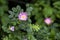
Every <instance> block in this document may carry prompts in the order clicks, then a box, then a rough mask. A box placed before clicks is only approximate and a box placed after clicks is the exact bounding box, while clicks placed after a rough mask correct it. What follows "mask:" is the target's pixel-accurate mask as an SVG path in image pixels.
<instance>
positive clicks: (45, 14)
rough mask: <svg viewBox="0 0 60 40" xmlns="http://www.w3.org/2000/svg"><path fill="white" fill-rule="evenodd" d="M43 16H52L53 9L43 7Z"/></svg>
mask: <svg viewBox="0 0 60 40" xmlns="http://www.w3.org/2000/svg"><path fill="white" fill-rule="evenodd" d="M43 14H44V16H45V17H49V16H51V15H53V9H52V8H51V7H45V8H44V10H43Z"/></svg>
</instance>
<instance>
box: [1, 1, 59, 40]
mask: <svg viewBox="0 0 60 40" xmlns="http://www.w3.org/2000/svg"><path fill="white" fill-rule="evenodd" d="M35 1H36V2H35V3H33V4H26V11H25V12H27V15H28V19H27V20H26V21H23V20H19V18H18V15H19V14H20V13H21V12H24V10H23V9H22V8H21V7H20V6H19V5H17V6H16V7H13V8H12V9H11V10H8V8H7V2H6V0H0V5H1V6H0V22H1V24H0V26H1V27H0V28H1V29H2V30H1V35H2V37H1V39H2V40H60V29H59V28H60V23H58V22H55V21H56V20H57V19H56V18H58V19H60V4H59V3H60V1H58V0H52V1H53V3H52V5H53V7H52V6H51V5H50V0H35ZM6 11H8V13H9V14H7V13H6ZM31 16H34V18H33V19H34V20H36V22H34V24H32V20H31V18H30V17H31ZM46 18H51V21H52V23H51V24H49V25H48V24H46V23H45V22H44V20H45V19H46ZM57 21H58V20H57ZM47 22H48V21H47ZM12 26H13V27H14V31H12V30H11V27H12ZM4 33H6V34H4Z"/></svg>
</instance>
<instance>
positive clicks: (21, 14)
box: [18, 12, 28, 21]
mask: <svg viewBox="0 0 60 40" xmlns="http://www.w3.org/2000/svg"><path fill="white" fill-rule="evenodd" d="M27 18H28V17H27V13H26V12H21V13H20V14H19V15H18V19H19V20H23V21H26V20H27Z"/></svg>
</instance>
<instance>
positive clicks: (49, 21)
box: [44, 18, 52, 25]
mask: <svg viewBox="0 0 60 40" xmlns="http://www.w3.org/2000/svg"><path fill="white" fill-rule="evenodd" d="M44 22H45V23H46V24H48V25H49V24H51V23H52V20H51V18H46V19H45V20H44Z"/></svg>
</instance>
